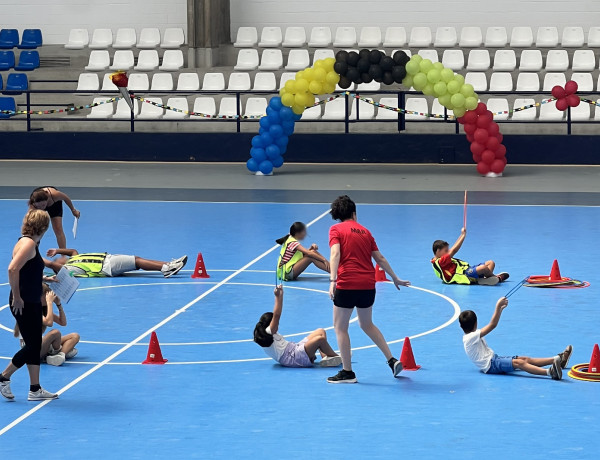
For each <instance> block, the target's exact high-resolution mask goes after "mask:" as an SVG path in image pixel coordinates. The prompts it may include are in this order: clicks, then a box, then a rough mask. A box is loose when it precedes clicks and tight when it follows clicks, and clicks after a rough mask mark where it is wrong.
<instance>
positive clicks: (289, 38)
mask: <svg viewBox="0 0 600 460" xmlns="http://www.w3.org/2000/svg"><path fill="white" fill-rule="evenodd" d="M305 45H306V29H304V27H288V28H287V29H285V38H284V39H283V46H284V47H285V48H302V47H303V46H305Z"/></svg>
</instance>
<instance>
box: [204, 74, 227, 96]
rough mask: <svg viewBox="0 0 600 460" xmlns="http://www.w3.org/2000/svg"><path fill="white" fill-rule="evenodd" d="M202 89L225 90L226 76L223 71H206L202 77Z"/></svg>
mask: <svg viewBox="0 0 600 460" xmlns="http://www.w3.org/2000/svg"><path fill="white" fill-rule="evenodd" d="M202 89H205V90H210V91H223V90H224V89H225V76H224V75H223V74H222V73H221V72H208V73H205V74H204V78H203V79H202Z"/></svg>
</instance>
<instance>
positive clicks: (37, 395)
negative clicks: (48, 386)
mask: <svg viewBox="0 0 600 460" xmlns="http://www.w3.org/2000/svg"><path fill="white" fill-rule="evenodd" d="M46 399H58V395H57V394H56V393H50V392H49V391H46V390H44V389H43V388H40V389H39V390H38V391H30V392H29V397H28V398H27V400H28V401H45V400H46Z"/></svg>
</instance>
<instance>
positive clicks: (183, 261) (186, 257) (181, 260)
mask: <svg viewBox="0 0 600 460" xmlns="http://www.w3.org/2000/svg"><path fill="white" fill-rule="evenodd" d="M187 259H188V256H183V257H180V258H179V259H173V260H172V261H171V262H175V263H180V262H181V263H182V264H183V265H185V264H187Z"/></svg>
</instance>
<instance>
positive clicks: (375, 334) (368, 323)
mask: <svg viewBox="0 0 600 460" xmlns="http://www.w3.org/2000/svg"><path fill="white" fill-rule="evenodd" d="M356 310H357V313H358V324H359V326H360V328H361V329H362V330H363V331H364V332H365V334H367V335H368V336H369V338H370V339H371V340H372V341H373V343H374V344H375V345H377V347H378V348H379V349H380V350H381V352H382V353H383V354H384V355H385V359H386V360H388V361H389V360H390V358H392V352H391V351H390V347H388V344H387V343H386V341H385V337H384V336H383V334H382V333H381V331H380V330H379V328H378V327H377V326H375V324H373V307H369V308H357V309H356Z"/></svg>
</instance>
